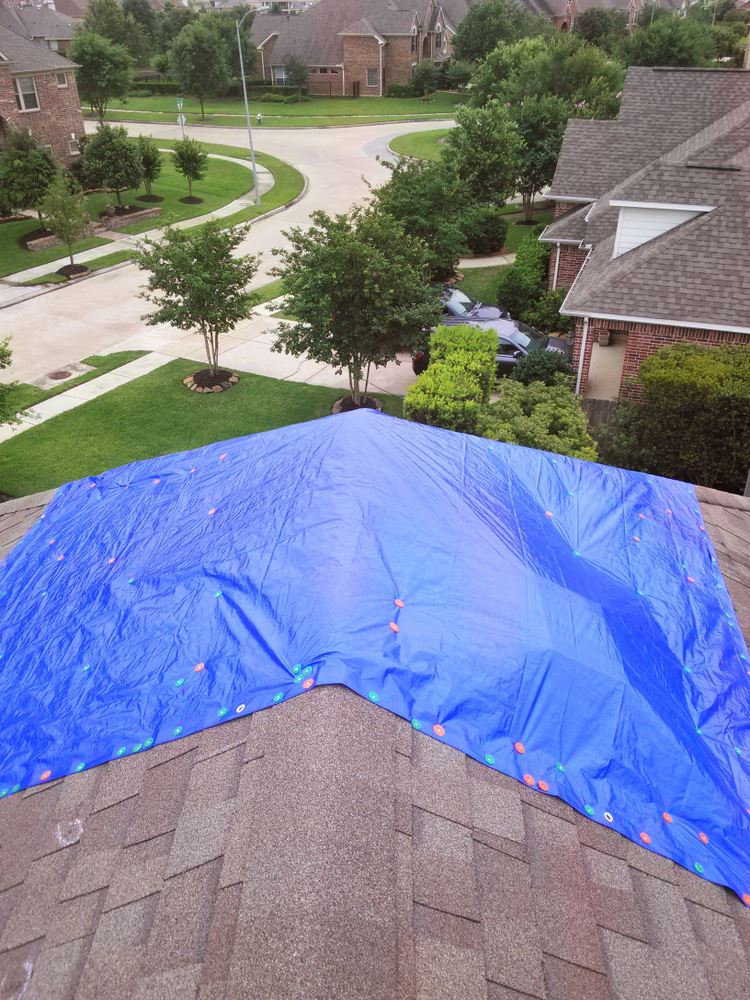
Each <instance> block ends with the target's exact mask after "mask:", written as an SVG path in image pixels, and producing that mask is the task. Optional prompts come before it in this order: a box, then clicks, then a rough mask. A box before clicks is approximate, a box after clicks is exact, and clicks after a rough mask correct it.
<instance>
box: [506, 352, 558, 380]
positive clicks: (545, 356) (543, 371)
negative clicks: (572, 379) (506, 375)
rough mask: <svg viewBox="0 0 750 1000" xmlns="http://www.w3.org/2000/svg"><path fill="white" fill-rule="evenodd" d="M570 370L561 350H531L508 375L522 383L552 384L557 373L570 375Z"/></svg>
mask: <svg viewBox="0 0 750 1000" xmlns="http://www.w3.org/2000/svg"><path fill="white" fill-rule="evenodd" d="M572 372H573V369H572V368H571V366H570V362H569V361H568V359H567V358H566V357H565V355H564V354H563V353H562V352H561V351H532V352H531V354H527V355H525V356H524V357H523V358H521V359H520V361H519V362H518V364H516V365H515V366H514V368H513V371H512V372H511V376H510V377H511V378H512V379H513V381H514V382H521V383H522V384H523V385H529V384H530V383H531V382H544V384H545V385H554V384H555V382H556V381H557V376H558V375H571V374H572Z"/></svg>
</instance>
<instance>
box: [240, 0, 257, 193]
mask: <svg viewBox="0 0 750 1000" xmlns="http://www.w3.org/2000/svg"><path fill="white" fill-rule="evenodd" d="M251 13H252V11H250V10H248V11H246V12H245V13H244V14H243V15H242V17H241V18H240V19H239V21H235V25H236V27H237V50H238V52H239V54H240V79H241V80H242V97H243V99H244V101H245V121H246V122H247V137H248V139H249V140H250V162H251V163H252V165H253V188H254V190H255V204H256V205H260V191H259V190H258V168H257V166H256V165H255V146H254V145H253V130H252V127H251V125H250V108H249V107H248V104H247V81H246V80H245V62H244V60H243V58H242V36H241V35H240V28H241V27H242V22H243V21H244V20H245V18H246V17H247V15H248V14H251Z"/></svg>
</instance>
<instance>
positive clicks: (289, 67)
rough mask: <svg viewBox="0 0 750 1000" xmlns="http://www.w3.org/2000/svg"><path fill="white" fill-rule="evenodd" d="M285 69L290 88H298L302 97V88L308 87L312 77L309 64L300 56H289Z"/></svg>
mask: <svg viewBox="0 0 750 1000" xmlns="http://www.w3.org/2000/svg"><path fill="white" fill-rule="evenodd" d="M284 69H285V70H286V79H287V83H288V84H289V86H290V87H296V88H297V91H298V92H299V94H300V96H302V88H303V87H306V86H307V80H308V77H309V76H310V70H309V69H308V66H307V63H306V62H305V60H304V59H300V57H299V56H289V58H288V59H287V61H286V63H285V64H284Z"/></svg>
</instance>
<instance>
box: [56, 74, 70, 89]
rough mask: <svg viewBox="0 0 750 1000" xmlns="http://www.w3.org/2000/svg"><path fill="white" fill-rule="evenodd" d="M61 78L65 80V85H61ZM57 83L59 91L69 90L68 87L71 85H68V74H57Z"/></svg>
mask: <svg viewBox="0 0 750 1000" xmlns="http://www.w3.org/2000/svg"><path fill="white" fill-rule="evenodd" d="M60 77H62V78H63V80H65V83H60ZM55 83H56V84H57V89H58V90H67V89H68V86H69V84H68V74H67V73H55Z"/></svg>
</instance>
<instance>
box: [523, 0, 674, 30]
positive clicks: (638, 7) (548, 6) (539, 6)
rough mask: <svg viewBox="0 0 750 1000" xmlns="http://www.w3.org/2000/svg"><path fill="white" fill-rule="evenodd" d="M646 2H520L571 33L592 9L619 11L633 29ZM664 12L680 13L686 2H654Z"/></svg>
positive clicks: (524, 0)
mask: <svg viewBox="0 0 750 1000" xmlns="http://www.w3.org/2000/svg"><path fill="white" fill-rule="evenodd" d="M647 2H648V0H522V3H523V5H524V7H526V8H527V9H528V10H530V11H531V12H532V13H533V14H539V15H540V16H541V17H546V18H547V19H548V20H550V21H552V23H553V24H554V26H555V27H556V28H557V29H558V31H572V30H573V28H574V27H575V23H576V18H577V17H578V16H579V15H580V14H584V13H585V12H586V11H588V10H591V9H592V8H599V9H603V10H619V11H622V12H623V13H624V14H627V17H628V27H631V28H632V27H633V25H634V24H635V22H636V19H637V18H638V15H639V14H640V12H641V11H642V10H643V8H644V6H646V3H647ZM656 2H657V3H658V5H659V6H660V7H664V8H665V9H666V10H672V11H675V12H677V11H681V10H683V9H684V8H685V6H686V0H656Z"/></svg>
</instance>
